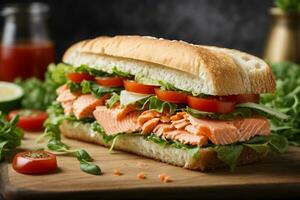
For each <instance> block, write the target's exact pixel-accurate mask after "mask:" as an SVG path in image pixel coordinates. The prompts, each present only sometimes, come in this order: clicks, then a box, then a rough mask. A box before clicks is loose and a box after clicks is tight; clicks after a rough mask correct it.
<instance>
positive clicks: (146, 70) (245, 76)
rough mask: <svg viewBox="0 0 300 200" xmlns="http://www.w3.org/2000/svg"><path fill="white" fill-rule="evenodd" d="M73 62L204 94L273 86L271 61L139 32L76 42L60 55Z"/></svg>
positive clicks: (262, 89) (264, 89)
mask: <svg viewBox="0 0 300 200" xmlns="http://www.w3.org/2000/svg"><path fill="white" fill-rule="evenodd" d="M63 62H65V63H68V64H71V65H73V66H75V67H76V66H80V65H88V66H89V67H91V68H95V69H98V70H103V71H106V72H109V73H111V72H112V70H113V68H117V69H118V70H120V71H124V72H128V73H130V74H132V75H138V74H141V75H143V76H146V77H148V78H151V79H155V80H161V81H166V82H168V83H170V84H172V85H174V86H175V87H177V88H178V89H181V90H185V91H190V92H195V93H203V94H209V95H234V94H246V93H255V94H259V93H267V92H273V91H274V90H275V79H274V75H273V73H272V71H271V69H270V67H269V66H268V65H267V64H266V63H265V62H264V61H263V60H261V59H259V58H257V57H255V56H252V55H249V54H246V53H243V52H240V51H237V50H230V49H224V48H218V47H208V46H200V45H193V44H189V43H186V42H183V41H171V40H166V39H157V38H153V37H142V36H115V37H98V38H95V39H92V40H85V41H81V42H78V43H76V44H74V45H73V46H71V47H70V48H69V49H68V50H67V51H66V52H65V54H64V56H63Z"/></svg>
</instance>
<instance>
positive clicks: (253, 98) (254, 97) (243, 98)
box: [219, 94, 259, 103]
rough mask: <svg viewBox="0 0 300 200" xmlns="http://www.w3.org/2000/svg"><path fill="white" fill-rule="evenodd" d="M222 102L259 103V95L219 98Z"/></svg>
mask: <svg viewBox="0 0 300 200" xmlns="http://www.w3.org/2000/svg"><path fill="white" fill-rule="evenodd" d="M219 99H220V100H221V101H233V102H236V103H246V102H253V103H258V102H259V94H239V95H229V96H221V97H219Z"/></svg>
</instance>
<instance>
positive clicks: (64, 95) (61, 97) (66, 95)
mask: <svg viewBox="0 0 300 200" xmlns="http://www.w3.org/2000/svg"><path fill="white" fill-rule="evenodd" d="M56 93H57V94H58V97H57V98H56V100H57V101H58V102H69V101H74V100H76V99H77V98H78V97H79V96H80V93H72V92H71V90H70V89H69V88H68V87H67V85H62V86H60V87H59V88H58V89H57V90H56Z"/></svg>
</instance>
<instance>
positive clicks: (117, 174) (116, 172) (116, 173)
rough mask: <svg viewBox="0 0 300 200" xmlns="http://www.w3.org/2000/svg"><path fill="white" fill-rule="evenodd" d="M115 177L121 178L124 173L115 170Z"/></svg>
mask: <svg viewBox="0 0 300 200" xmlns="http://www.w3.org/2000/svg"><path fill="white" fill-rule="evenodd" d="M114 175H115V176H121V175H122V173H121V172H120V170H119V169H115V170H114Z"/></svg>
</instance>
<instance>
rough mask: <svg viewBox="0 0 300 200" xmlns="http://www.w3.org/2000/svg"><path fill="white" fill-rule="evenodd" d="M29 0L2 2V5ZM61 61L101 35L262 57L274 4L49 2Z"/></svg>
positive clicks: (251, 0)
mask: <svg viewBox="0 0 300 200" xmlns="http://www.w3.org/2000/svg"><path fill="white" fill-rule="evenodd" d="M13 2H31V1H28V0H19V1H13V0H9V1H8V0H1V1H0V6H1V7H3V5H4V4H6V3H13ZM42 2H46V3H48V4H49V5H50V7H51V11H50V18H49V25H50V32H51V36H52V39H53V40H54V41H55V43H56V47H57V52H58V53H57V54H58V55H57V58H58V59H60V57H61V55H62V53H63V51H64V50H65V49H66V48H67V47H68V46H69V45H70V44H72V43H74V42H76V41H78V40H82V39H85V38H92V37H96V36H99V35H116V34H139V35H151V36H156V37H164V38H169V39H180V40H185V41H188V42H192V43H199V44H206V45H216V46H222V47H228V48H236V49H240V50H244V51H247V52H249V53H253V54H255V55H258V56H261V54H262V52H263V48H264V43H265V38H266V35H267V33H268V30H269V27H270V23H271V18H270V16H269V14H268V11H269V8H270V7H271V6H272V5H273V0H48V1H42Z"/></svg>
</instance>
